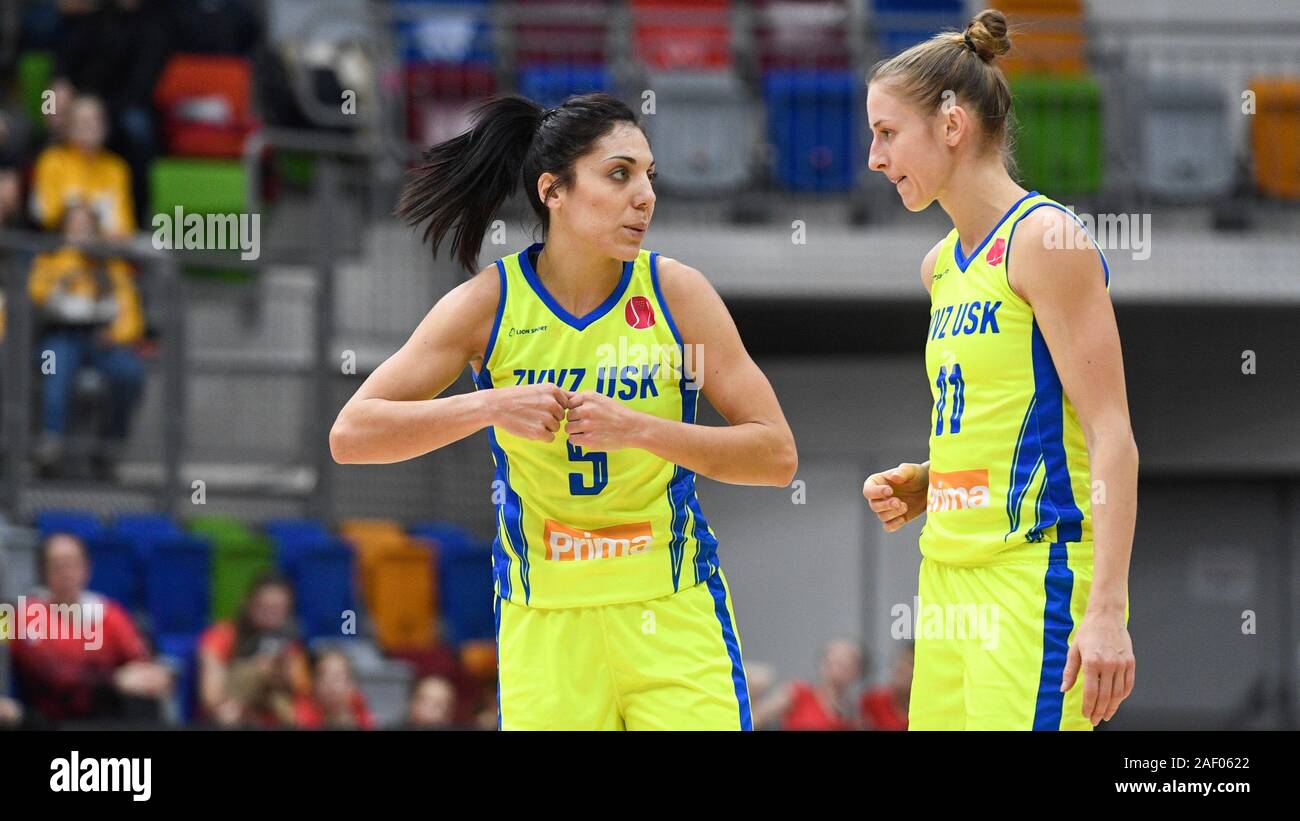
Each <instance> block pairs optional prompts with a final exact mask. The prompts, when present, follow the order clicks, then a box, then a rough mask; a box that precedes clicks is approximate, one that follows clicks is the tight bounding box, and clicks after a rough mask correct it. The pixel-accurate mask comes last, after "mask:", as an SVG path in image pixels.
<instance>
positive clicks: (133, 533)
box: [109, 513, 184, 603]
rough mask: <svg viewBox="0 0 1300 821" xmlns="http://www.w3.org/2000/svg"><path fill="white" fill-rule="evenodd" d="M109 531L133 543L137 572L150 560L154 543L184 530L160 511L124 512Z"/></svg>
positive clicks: (114, 521)
mask: <svg viewBox="0 0 1300 821" xmlns="http://www.w3.org/2000/svg"><path fill="white" fill-rule="evenodd" d="M109 531H110V532H111V533H113V534H114V535H115V536H118V537H120V538H122V539H125V540H126V541H127V542H129V543H130V544H131V547H132V549H133V550H134V551H135V559H136V565H137V572H138V568H141V567H144V566H145V564H146V563H147V562H148V560H149V553H150V552H151V551H152V549H153V545H154V544H156V543H157V542H159V541H161V540H163V539H168V538H172V537H175V536H180V535H182V534H183V532H184V531H182V530H181V527H180V525H179V524H177V523H176V521H175V520H174V519H172V518H171V517H170V516H166V515H163V514H160V513H122V514H120V515H118V516H117V518H115V519H114V520H113V524H112V526H111V527H110V528H109ZM137 603H142V602H137Z"/></svg>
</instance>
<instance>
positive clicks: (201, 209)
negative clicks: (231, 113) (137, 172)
mask: <svg viewBox="0 0 1300 821" xmlns="http://www.w3.org/2000/svg"><path fill="white" fill-rule="evenodd" d="M149 199H150V202H151V203H152V204H153V212H154V213H155V214H168V215H172V214H175V212H176V207H177V206H180V207H181V209H182V211H183V212H184V213H185V214H242V213H244V211H245V209H246V208H247V207H248V180H247V177H246V175H245V173H244V165H243V163H242V162H241V161H239V160H219V159H195V158H192V157H162V158H159V159H157V160H155V161H154V163H153V165H152V166H151V167H150V169H149ZM150 228H152V227H151V226H150ZM185 273H187V274H189V275H191V276H203V277H209V278H216V279H223V280H230V281H235V282H247V281H248V280H250V279H252V278H253V276H254V271H253V270H252V269H250V268H229V269H220V268H212V267H210V266H197V265H187V266H185Z"/></svg>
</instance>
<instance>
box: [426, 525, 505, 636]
mask: <svg viewBox="0 0 1300 821" xmlns="http://www.w3.org/2000/svg"><path fill="white" fill-rule="evenodd" d="M411 532H412V533H413V534H415V535H416V536H419V537H421V538H424V539H427V540H428V541H429V542H431V543H433V544H435V545H436V547H437V551H436V552H437V568H438V596H437V598H438V601H439V602H441V605H442V606H441V611H442V620H443V638H444V639H445V640H446V641H447V642H448V643H450V644H459V643H461V642H464V641H468V640H470V639H482V638H492V637H493V635H494V634H495V622H494V618H493V614H492V596H493V592H492V591H493V586H492V549H491V547H490V546H489V545H487V544H485V543H483V542H481V541H480V540H478V539H475V538H474V537H472V536H470V535H469V534H468V533H465V532H464V531H462V530H460V529H459V528H455V527H449V526H446V525H440V524H421V525H415V526H414V527H412V528H411Z"/></svg>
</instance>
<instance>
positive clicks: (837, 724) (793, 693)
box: [756, 639, 864, 730]
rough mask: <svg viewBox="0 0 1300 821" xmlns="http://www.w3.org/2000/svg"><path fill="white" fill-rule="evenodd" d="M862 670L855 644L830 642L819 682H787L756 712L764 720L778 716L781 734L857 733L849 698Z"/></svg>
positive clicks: (860, 655) (837, 640)
mask: <svg viewBox="0 0 1300 821" xmlns="http://www.w3.org/2000/svg"><path fill="white" fill-rule="evenodd" d="M863 668H864V663H863V655H862V649H861V648H860V647H859V646H858V644H857V643H856V642H853V641H850V640H848V639H832V640H830V641H828V642H826V644H825V645H824V646H823V647H822V653H821V681H820V682H818V683H816V684H813V683H811V682H806V681H794V682H791V683H790V684H788V685H786V686H785V687H784V688H783V689H782V690H780V691H779V692H777V693H776V694H774V695H773V696H772V697H771V698H770V699H768V700H767V702H766V703H764V704H763V705H761V706H760V709H759V711H758V712H759V713H760V716H761V717H763V718H764V719H767V718H769V717H770V716H774V715H779V716H780V723H781V729H783V730H853V729H857V728H858V727H859V725H860V722H859V720H858V718H857V711H856V710H854V709H853V707H854V705H853V701H852V696H853V689H854V687H855V686H856V685H857V683H858V681H859V680H860V679H861V678H862V674H863ZM756 718H758V717H756Z"/></svg>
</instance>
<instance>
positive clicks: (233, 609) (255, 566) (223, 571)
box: [212, 535, 275, 621]
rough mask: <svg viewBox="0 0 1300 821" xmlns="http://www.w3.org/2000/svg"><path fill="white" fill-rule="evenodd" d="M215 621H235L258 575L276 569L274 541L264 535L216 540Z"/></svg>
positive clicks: (217, 538)
mask: <svg viewBox="0 0 1300 821" xmlns="http://www.w3.org/2000/svg"><path fill="white" fill-rule="evenodd" d="M212 541H213V549H212V618H213V620H215V621H219V620H221V619H230V618H234V617H235V616H236V615H238V613H239V608H240V606H241V605H242V604H243V602H244V598H245V597H246V596H247V595H248V589H249V588H250V587H251V586H252V584H253V582H254V581H255V580H256V579H257V577H258V576H261V575H262V574H263V573H265V572H266V571H268V570H270V569H272V568H273V567H274V566H275V561H274V558H273V551H272V549H271V545H270V541H269V540H268V539H266V538H265V537H261V536H246V537H242V538H234V537H232V536H229V535H222V536H215V537H213V540H212Z"/></svg>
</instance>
